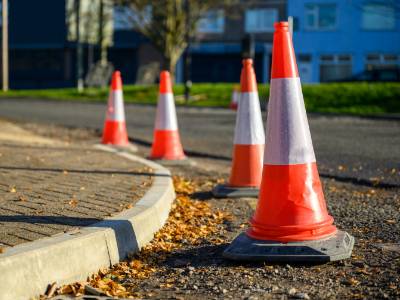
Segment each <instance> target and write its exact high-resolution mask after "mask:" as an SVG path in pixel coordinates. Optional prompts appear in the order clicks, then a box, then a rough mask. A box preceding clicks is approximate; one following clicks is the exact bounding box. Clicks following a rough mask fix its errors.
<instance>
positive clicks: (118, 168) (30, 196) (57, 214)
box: [0, 124, 152, 246]
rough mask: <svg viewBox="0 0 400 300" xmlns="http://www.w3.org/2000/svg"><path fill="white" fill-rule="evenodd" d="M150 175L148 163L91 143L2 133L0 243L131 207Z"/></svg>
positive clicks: (9, 243) (60, 229)
mask: <svg viewBox="0 0 400 300" xmlns="http://www.w3.org/2000/svg"><path fill="white" fill-rule="evenodd" d="M0 125H1V124H0ZM151 180H152V177H151V170H149V169H148V168H147V167H145V166H144V165H142V164H139V163H136V162H132V161H130V160H127V159H125V158H122V157H119V156H116V155H115V154H112V153H107V152H103V151H101V150H96V149H94V148H93V147H92V146H90V145H86V146H84V145H80V146H79V147H77V146H76V145H71V144H70V145H68V144H65V143H63V144H62V143H59V144H57V146H54V145H53V146H51V145H44V144H33V145H32V144H30V143H29V144H28V143H19V142H15V141H12V142H10V141H2V140H1V139H0V228H1V230H0V246H14V245H17V244H21V243H24V242H29V241H33V240H36V239H39V238H43V237H48V236H51V235H54V234H56V233H60V232H65V231H69V230H73V229H74V228H77V227H80V226H87V225H89V224H92V223H95V222H98V221H99V220H101V219H103V218H104V217H107V216H111V215H114V214H117V213H118V212H120V211H122V210H123V209H127V208H130V207H132V205H133V204H134V203H135V202H136V201H138V200H139V199H140V198H141V197H142V196H143V195H144V193H145V192H146V190H147V189H148V187H149V186H150V185H151ZM1 244H2V245H1Z"/></svg>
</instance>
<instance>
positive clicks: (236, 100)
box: [229, 85, 240, 110]
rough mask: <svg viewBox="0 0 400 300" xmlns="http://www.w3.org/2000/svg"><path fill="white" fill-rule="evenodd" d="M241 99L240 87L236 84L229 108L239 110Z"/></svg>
mask: <svg viewBox="0 0 400 300" xmlns="http://www.w3.org/2000/svg"><path fill="white" fill-rule="evenodd" d="M239 100H240V88H239V87H237V86H236V85H235V86H234V87H233V91H232V96H231V103H229V108H230V109H232V110H237V108H238V103H239Z"/></svg>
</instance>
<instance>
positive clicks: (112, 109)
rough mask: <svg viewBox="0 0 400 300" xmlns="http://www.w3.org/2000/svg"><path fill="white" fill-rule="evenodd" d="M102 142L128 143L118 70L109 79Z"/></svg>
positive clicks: (125, 144)
mask: <svg viewBox="0 0 400 300" xmlns="http://www.w3.org/2000/svg"><path fill="white" fill-rule="evenodd" d="M102 143H103V144H112V145H116V146H127V145H129V142H128V133H127V131H126V123H125V110H124V98H123V92H122V79H121V73H120V72H119V71H115V72H114V73H113V75H112V79H111V90H110V94H109V98H108V108H107V113H106V120H105V122H104V129H103V139H102Z"/></svg>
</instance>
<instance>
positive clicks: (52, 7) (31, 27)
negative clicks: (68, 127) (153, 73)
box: [0, 0, 145, 88]
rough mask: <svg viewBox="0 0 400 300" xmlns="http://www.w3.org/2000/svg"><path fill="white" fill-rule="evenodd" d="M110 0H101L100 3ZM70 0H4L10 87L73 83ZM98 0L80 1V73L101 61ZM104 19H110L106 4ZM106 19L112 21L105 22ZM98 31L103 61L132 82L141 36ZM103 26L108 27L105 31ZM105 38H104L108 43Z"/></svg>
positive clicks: (73, 66)
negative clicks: (103, 46)
mask: <svg viewBox="0 0 400 300" xmlns="http://www.w3.org/2000/svg"><path fill="white" fill-rule="evenodd" d="M107 1H108V2H110V1H109V0H102V3H104V4H105V3H107ZM0 2H1V1H0ZM73 2H74V1H73V0H40V1H27V0H12V1H9V49H10V50H9V51H10V53H9V55H10V57H9V68H10V87H11V88H52V87H69V86H74V85H76V73H77V72H76V70H77V55H76V52H77V51H76V47H77V43H76V35H75V30H76V28H75V27H74V22H75V21H76V20H74V18H75V17H74V16H73V15H71V14H70V10H71V11H72V12H73V11H74V7H73ZM100 3H101V2H100V0H81V1H80V11H81V13H80V15H81V20H80V28H81V30H80V41H81V43H82V44H83V73H84V74H87V71H88V69H89V67H90V66H91V65H92V64H93V63H95V62H96V61H98V60H99V59H100V48H101V47H100V43H101V41H100V40H99V38H100V36H101V33H100V32H99V26H98V24H99V19H97V17H98V16H97V17H96V15H97V14H99V13H100V8H99V5H100ZM0 7H1V6H0ZM106 9H108V11H105V12H104V14H105V16H106V17H107V16H111V17H108V18H103V22H110V21H111V22H113V19H112V18H113V11H112V7H111V11H110V8H109V7H108V8H106ZM0 16H1V14H0ZM110 18H111V20H110ZM103 25H104V26H103V27H102V28H106V30H105V31H104V32H103V34H104V35H105V36H104V37H103V39H106V43H107V44H108V46H109V47H108V59H109V60H110V61H111V62H112V63H113V64H114V66H115V67H116V68H118V69H120V70H121V71H122V72H123V75H124V79H125V81H126V82H134V80H135V76H136V70H137V68H138V63H137V61H138V59H140V55H138V53H139V52H140V50H139V49H140V45H142V44H143V42H144V41H145V39H144V37H143V36H141V35H140V34H138V33H136V32H134V31H133V30H130V31H119V30H118V29H117V30H116V31H115V32H109V31H110V30H111V31H112V30H113V29H112V23H111V29H110V26H107V25H105V24H103ZM107 27H108V29H107ZM107 37H108V39H111V40H108V41H107Z"/></svg>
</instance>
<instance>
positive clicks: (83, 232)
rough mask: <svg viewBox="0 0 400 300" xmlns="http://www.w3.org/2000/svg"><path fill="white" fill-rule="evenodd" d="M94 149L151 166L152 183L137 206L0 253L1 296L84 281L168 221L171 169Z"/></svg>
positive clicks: (40, 291)
mask: <svg viewBox="0 0 400 300" xmlns="http://www.w3.org/2000/svg"><path fill="white" fill-rule="evenodd" d="M95 147H96V148H97V149H101V150H104V151H108V152H112V153H115V154H116V155H120V156H122V157H125V158H127V159H130V160H134V161H137V162H140V163H143V164H145V165H147V166H148V167H150V168H152V169H153V170H154V181H153V185H152V186H151V188H150V189H149V190H148V191H147V193H146V194H145V195H144V196H143V198H142V199H141V200H139V202H137V203H136V204H135V206H134V207H133V208H131V209H129V210H126V211H123V212H122V213H120V214H118V215H117V216H114V217H111V218H107V219H105V220H103V221H101V222H98V223H95V224H92V225H90V226H88V227H83V228H81V229H80V230H78V231H74V232H69V233H61V234H58V235H55V236H52V237H50V238H45V239H41V240H37V241H34V242H32V243H26V244H22V245H18V246H15V247H13V248H10V249H7V251H6V252H5V253H3V254H0V298H1V299H3V300H8V299H10V300H11V299H12V300H19V299H21V300H22V299H23V300H25V299H30V298H31V297H34V296H38V295H40V294H43V293H44V292H45V290H46V287H47V285H48V284H49V283H51V282H57V284H65V283H70V282H74V281H81V280H86V278H87V277H88V276H89V275H90V274H93V273H95V272H97V271H98V270H99V269H101V268H107V267H110V266H112V265H113V264H115V263H117V262H119V261H120V260H122V259H124V258H126V257H127V256H128V254H129V253H133V252H137V251H139V250H140V249H141V248H142V247H143V246H144V245H146V244H147V243H148V242H150V241H151V240H152V239H153V236H154V234H155V233H156V232H157V231H158V230H159V229H160V228H161V227H162V226H163V225H164V223H165V221H166V220H167V217H168V214H169V211H170V208H171V204H172V201H173V200H174V199H175V191H174V188H173V184H172V179H171V174H170V172H169V171H168V170H167V169H165V168H164V167H162V166H161V165H159V164H156V163H154V162H151V161H148V160H146V159H143V158H140V157H138V156H135V155H132V154H130V153H128V152H125V151H124V150H122V149H115V148H112V147H109V146H103V145H96V146H95Z"/></svg>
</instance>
